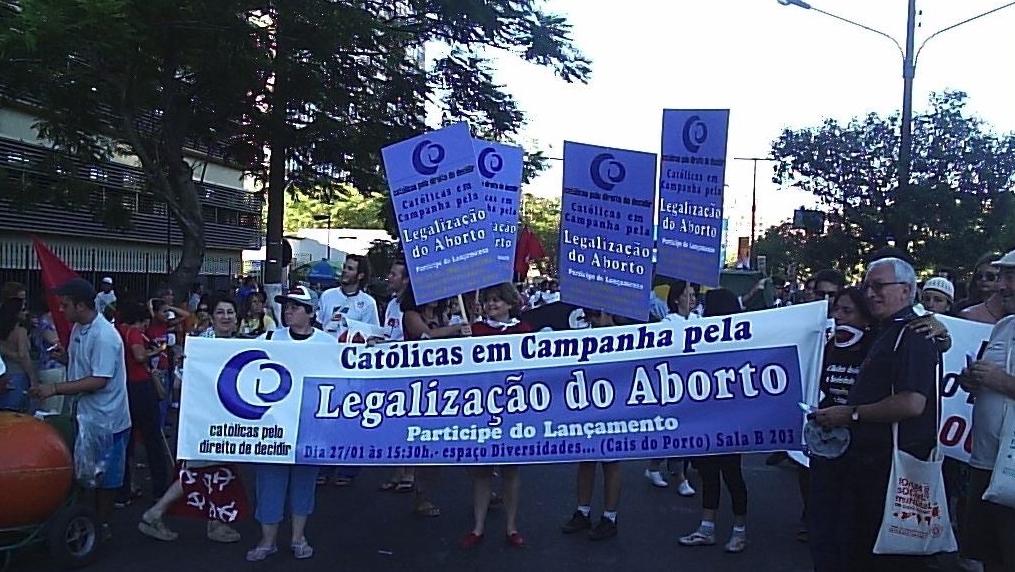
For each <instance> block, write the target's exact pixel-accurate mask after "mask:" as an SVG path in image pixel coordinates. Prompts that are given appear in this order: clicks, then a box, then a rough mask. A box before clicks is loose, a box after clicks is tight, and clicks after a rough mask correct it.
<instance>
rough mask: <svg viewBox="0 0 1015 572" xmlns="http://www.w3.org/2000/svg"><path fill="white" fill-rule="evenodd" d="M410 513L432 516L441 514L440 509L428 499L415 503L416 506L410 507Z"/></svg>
mask: <svg viewBox="0 0 1015 572" xmlns="http://www.w3.org/2000/svg"><path fill="white" fill-rule="evenodd" d="M412 514H414V515H416V516H423V517H427V518H433V517H437V516H440V515H441V509H440V508H439V507H437V505H435V504H434V503H432V502H430V501H423V502H422V503H420V504H418V505H416V508H414V509H412Z"/></svg>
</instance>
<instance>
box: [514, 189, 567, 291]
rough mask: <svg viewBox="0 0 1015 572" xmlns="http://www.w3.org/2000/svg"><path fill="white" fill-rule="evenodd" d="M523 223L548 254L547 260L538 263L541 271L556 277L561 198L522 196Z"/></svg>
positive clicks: (527, 194) (530, 194)
mask: <svg viewBox="0 0 1015 572" xmlns="http://www.w3.org/2000/svg"><path fill="white" fill-rule="evenodd" d="M521 222H522V225H523V226H528V227H529V230H531V231H532V233H533V234H535V235H536V238H538V239H539V243H540V244H542V245H543V250H544V251H545V252H546V258H543V259H541V260H538V261H536V265H537V267H538V268H539V271H540V272H542V273H543V274H546V275H550V276H556V275H557V268H558V266H557V256H558V255H559V253H560V198H559V197H553V198H546V197H537V196H535V195H533V194H532V193H525V194H524V195H523V196H522V219H521Z"/></svg>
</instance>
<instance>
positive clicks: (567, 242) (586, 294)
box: [559, 141, 656, 320]
mask: <svg viewBox="0 0 1015 572" xmlns="http://www.w3.org/2000/svg"><path fill="white" fill-rule="evenodd" d="M655 176H656V156H655V155H654V154H652V153H643V152H639V151H625V150H622V149H611V148H608V147H596V146H593V145H584V144H581V143H572V142H570V141H565V142H564V198H563V204H562V205H561V210H562V213H561V222H560V265H559V267H560V293H561V300H563V301H565V302H569V303H571V304H576V305H579V306H585V307H587V308H593V309H596V310H603V311H606V312H610V313H612V314H618V315H621V316H627V317H629V318H634V319H638V320H646V319H648V314H649V297H650V292H651V289H652V247H653V240H652V236H653V219H654V214H655Z"/></svg>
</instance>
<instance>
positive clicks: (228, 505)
mask: <svg viewBox="0 0 1015 572" xmlns="http://www.w3.org/2000/svg"><path fill="white" fill-rule="evenodd" d="M208 307H209V308H210V309H211V311H212V320H211V324H212V333H213V334H214V337H215V338H235V337H236V326H237V323H238V322H237V316H238V315H239V312H238V311H237V306H236V301H235V300H233V299H232V298H227V297H224V296H216V297H210V298H209V300H208ZM202 337H205V336H202ZM178 469H179V475H180V478H178V479H177V480H176V481H175V482H174V483H173V484H171V485H169V488H168V489H166V492H165V494H163V495H162V498H160V499H159V500H158V502H156V503H155V505H153V506H152V507H151V508H149V509H148V510H146V511H145V512H144V513H143V514H142V515H141V522H139V523H138V525H137V528H138V530H139V531H141V533H142V534H145V535H147V536H150V537H152V538H155V539H158V540H164V541H170V540H176V538H177V537H178V536H179V534H177V533H176V532H175V531H173V530H170V529H169V527H167V526H166V524H165V523H164V522H163V521H162V517H163V516H164V515H165V513H166V512H167V511H172V512H173V513H174V514H179V515H182V516H190V517H194V518H203V519H206V520H207V521H208V529H207V534H208V539H209V540H212V541H214V542H222V543H231V542H239V540H240V533H239V532H237V531H236V529H235V528H232V527H231V526H229V524H227V523H235V522H239V521H241V520H243V519H245V518H246V517H247V512H248V510H249V503H248V501H247V493H246V491H245V489H244V488H243V482H242V481H241V480H240V478H239V471H237V469H236V466H235V465H232V464H222V463H210V462H186V463H182V464H181V465H180V466H179V467H178ZM206 479H207V482H212V483H219V485H218V486H214V487H209V486H207V485H205V484H204V483H205V481H206ZM216 507H218V508H216Z"/></svg>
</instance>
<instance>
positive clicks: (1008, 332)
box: [969, 316, 1015, 471]
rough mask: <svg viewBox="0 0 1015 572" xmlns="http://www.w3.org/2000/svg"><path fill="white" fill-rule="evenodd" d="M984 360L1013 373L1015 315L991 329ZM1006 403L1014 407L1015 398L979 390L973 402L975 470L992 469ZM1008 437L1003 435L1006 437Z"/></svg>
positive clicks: (1014, 361)
mask: <svg viewBox="0 0 1015 572" xmlns="http://www.w3.org/2000/svg"><path fill="white" fill-rule="evenodd" d="M983 359H984V360H987V361H989V362H991V363H995V364H997V365H999V366H1001V368H1003V369H1004V371H1005V372H1006V373H1008V374H1009V375H1011V374H1015V316H1006V317H1004V318H1002V319H1001V321H1000V322H998V323H997V324H995V325H994V329H993V330H992V331H991V332H990V340H989V341H988V342H987V349H986V350H985V351H984V352H983ZM1005 404H1007V406H1008V407H1015V399H1009V398H1008V397H1006V396H1004V395H1002V394H1000V393H997V392H996V391H992V390H990V389H986V388H983V389H980V391H978V392H977V393H976V402H975V403H973V452H972V454H971V455H970V456H969V465H970V466H972V467H975V468H977V469H983V470H987V471H990V470H993V469H994V461H995V460H996V459H997V451H998V448H999V447H1000V443H1001V425H1002V424H1003V423H1004V410H1005ZM1008 438H1011V436H1010V435H1009V436H1006V437H1005V439H1008Z"/></svg>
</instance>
